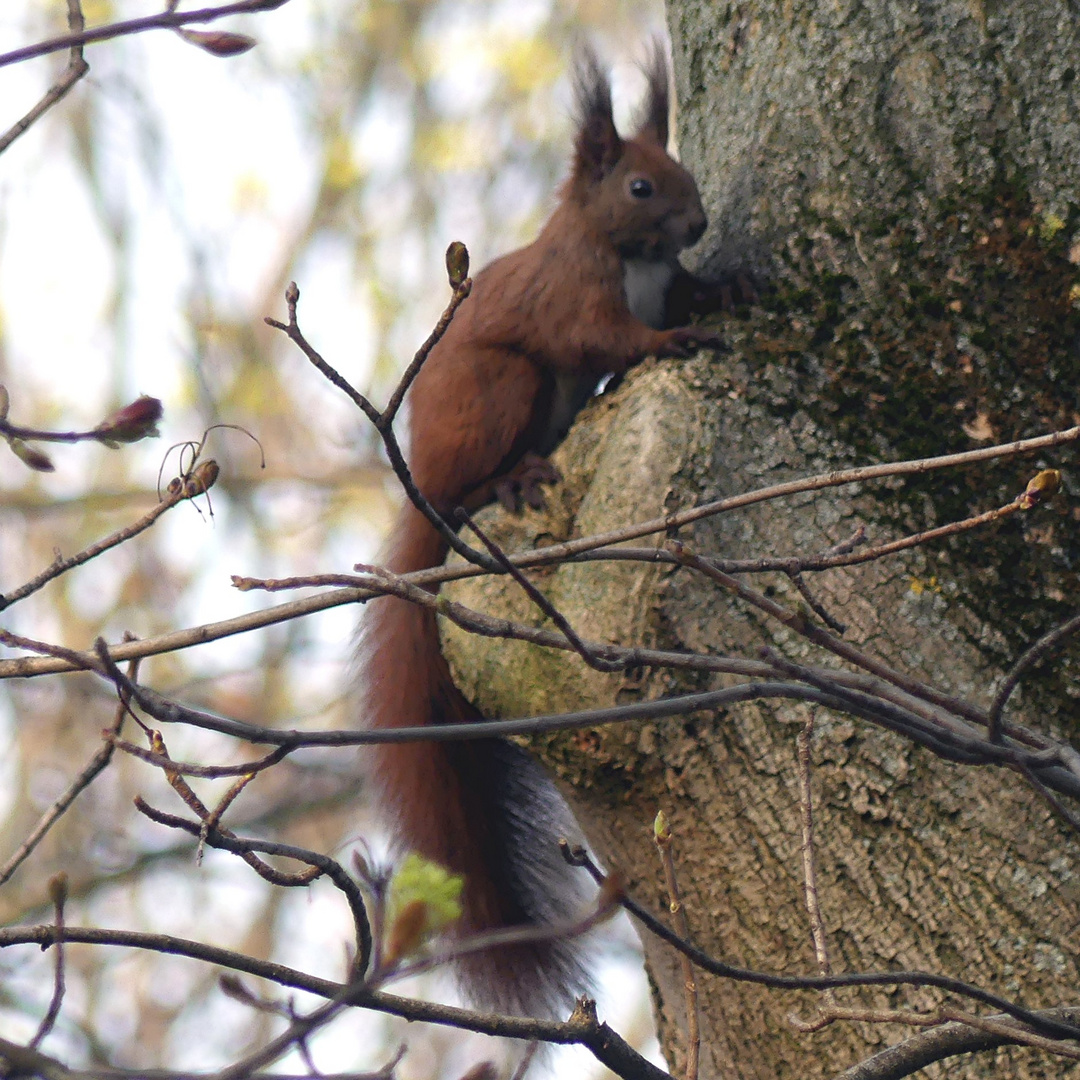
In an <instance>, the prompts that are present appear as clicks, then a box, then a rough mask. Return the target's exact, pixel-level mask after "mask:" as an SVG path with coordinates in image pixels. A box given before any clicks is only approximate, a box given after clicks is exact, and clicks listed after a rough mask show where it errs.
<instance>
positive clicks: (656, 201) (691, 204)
mask: <svg viewBox="0 0 1080 1080" xmlns="http://www.w3.org/2000/svg"><path fill="white" fill-rule="evenodd" d="M645 74H646V76H647V77H648V92H647V95H646V98H645V101H644V103H643V106H642V109H641V111H640V113H639V117H638V124H637V130H636V132H635V133H634V135H633V136H631V137H630V138H627V139H624V138H622V137H621V136H620V135H619V133H618V131H617V130H616V128H615V120H614V118H613V116H612V111H611V84H610V82H609V81H608V77H607V75H606V73H605V72H603V71H602V70H601V69H600V65H599V63H598V61H597V58H596V55H595V53H593V52H592V51H591V50H588V49H585V50H582V52H581V53H580V54H579V57H578V60H577V69H576V73H575V90H576V99H577V110H578V129H577V137H576V139H575V142H574V165H573V171H572V172H571V174H570V178H569V180H568V181H567V183H566V186H565V188H564V189H563V199H564V201H567V202H572V203H574V204H576V205H577V206H578V207H579V208H580V210H581V211H582V212H583V213H584V214H585V215H586V216H587V217H588V219H589V222H590V224H592V225H593V227H595V228H596V229H598V230H599V231H600V232H602V233H603V234H605V235H606V236H607V237H608V238H609V239H610V240H611V242H612V244H613V245H614V246H615V248H616V249H617V250H618V251H619V254H620V255H622V256H623V257H624V258H639V259H655V260H670V259H672V258H674V257H675V255H676V254H677V253H678V252H679V251H681V250H682V249H683V248H685V247H689V246H690V245H691V244H694V243H696V242H697V241H698V240H699V239H700V238H701V235H702V233H704V231H705V226H706V224H707V221H706V218H705V211H704V210H703V209H702V206H701V196H700V195H699V194H698V189H697V184H695V183H694V178H693V177H692V176H691V175H690V174H689V173H688V172H687V171H686V169H684V168H683V167H682V166H681V165H680V164H679V163H678V162H677V161H675V160H674V159H673V158H672V157H671V156H670V155H669V154H668V152H667V140H668V109H669V102H670V96H669V92H668V65H667V60H666V58H665V56H664V50H663V45H662V44H661V43H660V42H659V41H656V42H654V43H653V48H652V55H651V57H650V59H649V62H648V64H647V65H646V67H645Z"/></svg>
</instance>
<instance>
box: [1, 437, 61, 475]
mask: <svg viewBox="0 0 1080 1080" xmlns="http://www.w3.org/2000/svg"><path fill="white" fill-rule="evenodd" d="M8 446H10V447H11V451H12V453H13V454H14V455H15V456H16V457H17V458H18V459H19V460H20V461H21V462H22V463H23V464H24V465H29V466H30V468H31V469H33V470H35V471H36V472H52V471H53V470H54V469H55V468H56V466H55V465H54V464H53V463H52V458H50V457H49V455H48V454H46V453H44V452H43V451H41V450H38V449H37V447H34V446H31V445H30V444H29V443H26V442H23V441H22V439H12V438H9V439H8Z"/></svg>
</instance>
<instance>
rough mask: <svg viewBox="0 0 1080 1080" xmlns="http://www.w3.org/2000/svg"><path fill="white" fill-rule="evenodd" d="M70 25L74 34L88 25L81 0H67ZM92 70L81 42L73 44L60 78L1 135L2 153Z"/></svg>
mask: <svg viewBox="0 0 1080 1080" xmlns="http://www.w3.org/2000/svg"><path fill="white" fill-rule="evenodd" d="M67 9H68V27H69V29H70V30H71V33H72V34H81V33H82V31H83V30H84V29H85V27H86V21H85V20H84V19H83V13H82V7H81V5H80V3H79V0H67ZM89 70H90V65H89V64H88V63H87V62H86V61H85V60H84V59H83V47H82V43H81V42H75V43H73V44H72V46H71V55H70V56H69V57H68V62H67V67H66V68H64V70H63V72H62V73H61V75H60V78H59V79H57V80H56V82H55V83H53V85H52V86H50V87H49V89H48V90H47V91H46V92H45V96H44V97H43V98H42V99H41V100H40V101H39V102H38V103H37V104H36V105H35V106H34V107H33V108H32V109H31V110H30V111H29V112H28V113H27V114H26V115H25V116H24V117H23V118H22V119H21V120H18V121H17V122H16V123H15V124H13V125H12V126H11V127H10V128H9V129H8V130H7V131H6V132H4V134H3V135H0V154H2V153H3V152H4V151H5V150H6V149H7V148H8V147H9V146H10V145H11V144H12V143H13V142H14V141H15V140H16V139H17V138H18V137H19V136H20V135H22V134H23V133H24V132H26V131H28V130H29V129H30V127H31V125H33V124H35V123H36V122H37V121H38V119H39V118H40V117H41V116H43V115H44V114H45V113H46V112H48V111H49V109H51V108H52V107H53V106H54V105H55V104H56V103H57V102H58V101H60V100H61V99H62V98H63V97H64V96H65V95H66V94H67V92H68V91H69V90H70V89H71V88H72V87H73V86H74V85H75V84H76V83H77V82H78V81H79V80H80V79H81V78H82V77H83V76H84V75H85V74H86V73H87V72H88V71H89Z"/></svg>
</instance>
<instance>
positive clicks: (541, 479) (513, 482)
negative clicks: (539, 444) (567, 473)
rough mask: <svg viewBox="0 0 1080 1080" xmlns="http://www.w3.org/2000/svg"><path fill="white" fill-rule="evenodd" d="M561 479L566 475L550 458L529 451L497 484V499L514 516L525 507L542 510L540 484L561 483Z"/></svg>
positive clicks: (542, 497) (542, 499)
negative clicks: (563, 474)
mask: <svg viewBox="0 0 1080 1080" xmlns="http://www.w3.org/2000/svg"><path fill="white" fill-rule="evenodd" d="M561 479H562V473H560V472H559V470H558V469H556V468H555V466H554V465H552V464H551V462H550V461H548V459H547V458H544V457H541V456H540V455H539V454H535V453H533V451H531V450H529V451H526V453H525V456H524V457H523V458H522V459H521V460H520V461H519V462H518V463H517V464H516V465H515V466H514V467H513V468H512V469H511V470H510V471H509V472H508V473H507V474H506V475H505V476H500V477H499V478H498V480H496V481H495V488H494V490H495V498H497V499H498V500H499V502H500V503H501V504H502V506H503V507H505V508H506V509H507V510H509V511H510V512H511V513H512V514H516V513H518V512H519V511H520V510H521V509H522V507H523V506H531V507H532V508H533V509H534V510H542V509H543V508H544V501H545V500H544V492H543V491H542V490H541V488H540V485H541V484H557V483H558V482H559V481H560V480H561Z"/></svg>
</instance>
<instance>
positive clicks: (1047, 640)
mask: <svg viewBox="0 0 1080 1080" xmlns="http://www.w3.org/2000/svg"><path fill="white" fill-rule="evenodd" d="M1078 630H1080V614H1076V615H1074V616H1073V617H1072V618H1071V619H1068V620H1066V621H1065V622H1063V623H1062V624H1061V625H1060V626H1058V627H1056V628H1055V629H1053V630H1051V631H1050V632H1049V633H1047V634H1044V635H1043V636H1042V637H1041V638H1039V639H1038V641H1036V642H1035V643H1034V644H1032V645H1030V646H1029V647H1028V648H1027V649H1025V650H1024V652H1023V654H1022V655H1021V656H1020V658H1019V659H1018V660H1017V661H1016V663H1015V664H1013V666H1012V668H1010V670H1009V672H1008V673H1007V674H1006V676H1005V678H1004V679H1002V681H1001V685H1000V686H999V687H998V688H997V692H996V693H995V694H994V700H993V702H991V704H990V708H989V709H988V710H987V714H986V715H987V718H988V728H987V731H988V735H989V738H990V741H991V742H999V741H1000V740H1001V716H1002V713H1003V712H1004V711H1005V704H1006V702H1008V700H1009V698H1010V696H1011V695H1012V692H1013V691H1014V690H1015V689H1016V686H1017V684H1018V683H1019V682H1020V680H1021V679H1022V678H1023V677H1024V674H1025V673H1026V672H1027V671H1030V670H1031V668H1033V667H1035V666H1036V665H1037V664H1039V663H1041V662H1042V661H1043V660H1045V659H1046V657H1047V656H1049V655H1050V653H1052V652H1053V651H1054V649H1056V648H1057V647H1058V646H1059V645H1060V644H1061V643H1062V642H1063V641H1065V640H1066V639H1067V638H1069V637H1071V636H1072V635H1073V634H1075V633H1076V632H1077V631H1078Z"/></svg>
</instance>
